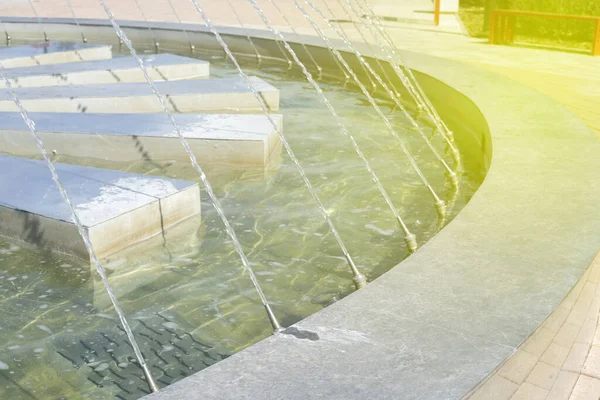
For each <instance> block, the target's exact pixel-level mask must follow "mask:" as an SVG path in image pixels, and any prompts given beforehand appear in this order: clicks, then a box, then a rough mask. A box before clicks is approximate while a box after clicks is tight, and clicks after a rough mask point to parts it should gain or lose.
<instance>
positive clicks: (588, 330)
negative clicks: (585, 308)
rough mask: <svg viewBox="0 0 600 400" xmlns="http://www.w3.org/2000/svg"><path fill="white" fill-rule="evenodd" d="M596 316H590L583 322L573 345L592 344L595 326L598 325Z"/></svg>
mask: <svg viewBox="0 0 600 400" xmlns="http://www.w3.org/2000/svg"><path fill="white" fill-rule="evenodd" d="M597 315H598V313H597V312H596V313H595V318H593V317H592V315H590V316H589V318H588V319H586V320H585V322H584V323H583V326H582V327H581V330H580V331H579V333H578V334H577V338H575V343H587V344H591V343H592V341H593V340H594V334H595V333H596V326H597V325H598V317H597Z"/></svg>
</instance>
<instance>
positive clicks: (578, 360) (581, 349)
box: [562, 343, 590, 373]
mask: <svg viewBox="0 0 600 400" xmlns="http://www.w3.org/2000/svg"><path fill="white" fill-rule="evenodd" d="M589 350H590V345H588V344H585V343H575V344H574V345H573V347H572V348H571V351H570V352H569V355H568V356H567V359H566V360H565V363H564V364H563V367H562V369H563V371H570V372H577V373H580V372H581V369H582V368H583V364H584V363H585V359H586V358H587V355H588V351H589Z"/></svg>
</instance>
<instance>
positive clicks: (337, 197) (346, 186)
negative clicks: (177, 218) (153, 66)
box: [0, 63, 479, 399]
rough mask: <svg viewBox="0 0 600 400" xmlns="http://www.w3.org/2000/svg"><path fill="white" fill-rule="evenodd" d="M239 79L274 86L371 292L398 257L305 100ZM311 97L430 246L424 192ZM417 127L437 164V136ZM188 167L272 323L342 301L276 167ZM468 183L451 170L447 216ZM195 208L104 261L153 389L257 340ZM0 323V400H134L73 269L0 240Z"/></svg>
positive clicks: (115, 339)
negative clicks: (211, 191) (201, 171)
mask: <svg viewBox="0 0 600 400" xmlns="http://www.w3.org/2000/svg"><path fill="white" fill-rule="evenodd" d="M251 72H252V74H254V75H258V76H260V77H262V78H264V79H266V80H268V81H269V82H270V83H272V84H273V85H275V86H276V87H278V88H279V89H280V90H281V109H282V113H283V115H284V119H283V120H284V133H285V135H286V137H287V138H288V140H289V141H290V144H291V145H292V147H293V149H294V151H295V152H296V154H297V155H298V157H299V159H300V161H301V163H302V165H303V166H304V167H305V169H306V172H307V174H308V176H309V178H310V180H311V181H312V182H313V183H314V186H315V188H316V189H317V190H318V193H319V195H320V196H321V198H322V200H323V203H324V204H325V206H326V207H327V209H328V211H329V212H330V214H331V216H332V219H333V221H334V223H335V224H336V226H337V227H338V229H339V231H340V234H341V236H342V238H343V239H344V240H345V243H346V245H347V247H348V248H349V250H350V252H351V254H352V256H353V257H354V259H355V262H356V263H357V265H358V267H359V268H360V269H361V271H362V272H363V273H364V274H365V275H367V277H368V278H369V279H371V280H372V279H374V278H376V277H378V276H379V275H381V274H383V273H384V272H386V271H387V270H389V269H390V268H391V267H393V266H394V265H396V264H397V263H399V262H400V261H401V260H402V259H404V258H405V257H406V256H407V254H408V253H407V250H406V247H405V244H404V240H403V235H402V232H401V231H400V229H399V227H398V226H397V223H396V222H395V221H394V219H393V217H392V213H391V211H390V210H389V209H388V208H387V206H386V204H385V202H384V200H383V198H382V197H381V194H380V193H379V191H378V190H377V189H376V187H375V185H374V184H373V182H372V180H371V177H370V175H369V174H368V172H367V171H366V170H365V167H364V165H363V164H362V162H361V161H360V159H359V158H358V157H357V155H356V154H355V153H354V152H353V150H352V148H351V146H350V143H349V141H348V139H347V138H346V137H344V136H343V135H342V134H341V133H340V132H339V130H338V128H336V125H335V121H334V120H333V118H332V117H331V115H330V114H329V112H328V111H327V110H326V109H325V107H323V106H322V104H321V102H320V101H319V97H318V95H317V94H316V93H315V92H314V91H313V90H312V89H311V87H310V86H309V84H308V83H304V82H302V81H300V80H296V79H295V78H292V77H290V76H287V77H286V76H284V74H283V73H282V72H281V71H280V70H279V69H276V68H271V69H269V68H263V69H261V71H258V70H256V71H251ZM212 74H213V76H216V77H225V76H233V75H234V74H235V71H233V70H232V69H231V68H230V67H229V66H227V65H225V64H219V63H216V64H213V66H212ZM324 89H325V92H326V94H327V95H328V97H329V98H330V99H331V102H332V103H333V105H334V106H335V107H336V109H337V110H338V111H339V113H340V115H341V117H342V119H343V122H344V123H345V124H346V125H347V126H348V127H349V129H350V131H351V133H352V134H353V135H354V136H355V138H356V140H357V142H358V144H359V145H360V146H361V148H362V149H363V151H364V153H365V155H366V156H367V158H368V159H369V160H370V162H371V163H372V165H373V168H374V169H375V171H376V172H377V173H378V175H379V176H380V178H381V181H382V183H383V184H384V185H385V187H386V189H387V190H388V192H389V194H390V196H391V197H392V199H393V201H394V203H395V205H396V207H397V208H398V211H399V212H400V214H401V215H402V216H403V217H404V219H405V221H406V223H407V224H408V225H409V227H410V228H411V230H412V231H413V232H414V233H415V234H416V235H417V237H418V239H419V242H420V243H421V244H422V243H423V242H425V241H426V240H427V239H429V238H431V237H432V236H433V235H434V234H435V232H437V230H438V229H439V226H438V225H439V221H438V219H437V215H436V212H435V209H434V207H433V204H432V201H431V196H430V195H429V193H428V192H427V190H426V188H425V187H424V186H423V185H422V184H421V182H420V180H419V179H418V176H417V175H416V173H415V172H414V171H413V170H412V169H411V168H410V166H409V164H408V161H407V160H406V157H405V156H404V155H403V154H402V152H401V151H400V149H399V146H398V143H397V142H396V141H395V140H394V139H393V138H392V137H391V136H390V134H389V133H388V131H387V130H386V129H384V126H383V123H382V122H381V121H380V120H379V119H378V118H377V116H376V115H375V112H374V111H373V110H372V109H371V108H370V107H369V106H368V104H367V103H365V102H364V101H363V100H362V98H361V97H360V96H359V95H358V94H357V93H354V92H350V91H347V90H345V89H343V88H341V87H339V86H335V85H324ZM382 108H383V109H384V110H385V111H386V113H387V114H388V116H389V118H390V120H391V121H392V122H393V123H394V125H395V128H396V129H397V132H398V133H399V134H401V135H402V136H403V137H405V140H406V142H407V146H408V147H409V149H410V151H411V152H412V153H413V154H414V155H415V158H416V160H417V162H418V164H419V165H420V166H421V168H422V169H423V171H424V173H425V174H426V176H427V177H428V179H429V180H430V182H431V184H432V185H433V186H434V188H435V189H436V190H437V192H438V194H439V195H440V197H442V198H444V199H446V200H447V201H449V200H450V199H451V198H452V189H451V187H450V183H449V181H448V180H447V179H446V178H445V177H444V170H443V168H442V166H441V164H440V163H439V162H437V161H436V160H435V158H434V157H433V155H432V153H431V152H430V151H429V150H428V149H427V148H426V146H425V145H424V143H423V142H422V140H421V139H420V138H419V137H418V135H416V134H415V133H414V132H411V131H410V129H409V126H408V124H407V123H406V121H405V120H404V119H403V118H402V116H401V115H399V113H398V112H394V113H392V112H391V110H390V109H389V108H387V107H386V105H385V104H382ZM425 130H426V133H427V134H428V136H433V144H434V145H435V146H436V147H437V148H438V149H440V152H442V153H444V146H443V144H444V143H443V141H442V140H441V138H439V137H437V136H435V135H433V132H432V131H431V130H430V128H427V127H425ZM181 159H182V160H185V157H184V156H183V149H182V157H181ZM447 160H448V162H450V161H451V157H450V156H449V155H447ZM56 161H60V162H70V163H78V164H84V165H92V166H98V167H104V168H113V169H121V170H127V171H130V172H137V173H143V174H150V175H152V174H154V175H164V176H169V177H176V178H180V179H188V180H195V181H198V178H197V175H196V173H195V171H194V170H193V168H192V167H191V166H190V165H188V163H187V162H185V161H173V160H171V161H169V160H167V161H165V160H161V161H157V160H148V159H145V158H143V157H141V158H140V161H139V162H136V163H132V164H127V165H118V164H115V163H111V164H107V163H105V162H102V161H98V160H77V159H67V158H64V157H60V156H59V157H58V158H57V159H56ZM199 161H200V162H201V160H199ZM203 167H205V168H206V171H207V172H208V175H209V178H210V179H211V181H212V182H213V183H214V186H215V189H216V191H217V194H218V195H219V197H220V198H221V199H222V203H223V206H224V208H225V212H226V213H227V215H228V216H229V218H230V221H231V222H232V225H233V227H234V228H235V229H236V232H237V234H238V236H239V239H240V241H241V243H242V245H243V246H244V249H245V250H246V252H247V255H248V258H249V259H250V261H251V262H252V266H253V268H254V269H255V271H256V274H257V276H258V279H259V280H260V282H261V284H262V286H263V289H264V291H265V294H266V296H267V298H268V299H269V300H270V302H271V304H272V306H273V308H274V311H275V312H276V314H277V316H278V317H279V319H280V321H281V322H282V324H284V325H286V326H287V325H289V324H292V323H294V322H296V321H298V320H300V319H301V318H304V317H306V316H308V315H310V314H312V313H315V312H317V311H319V310H320V309H322V308H323V307H326V306H327V305H328V304H331V302H334V301H336V300H339V299H340V298H342V297H344V296H345V295H347V294H348V293H350V292H351V291H352V290H353V282H352V275H351V273H350V271H349V269H348V267H347V265H346V263H345V260H344V258H343V257H342V254H341V251H340V249H339V248H338V247H337V245H336V243H335V240H334V239H333V238H332V237H331V235H330V234H329V231H328V229H327V225H326V224H325V222H324V220H323V218H322V216H321V215H320V213H319V211H318V209H317V207H316V205H315V204H314V202H313V200H312V199H311V197H310V196H309V194H308V193H307V191H306V189H305V187H304V185H303V183H302V181H301V179H300V177H299V175H298V173H297V171H296V169H295V168H294V166H293V165H292V164H291V162H289V160H288V159H287V157H286V155H281V156H280V157H279V159H276V160H273V161H272V165H271V166H270V168H268V169H267V170H266V171H265V170H263V169H262V168H260V169H259V168H240V167H235V168H233V167H228V166H219V165H217V166H215V165H212V166H211V165H206V166H203ZM478 184H479V183H478V182H476V181H475V179H474V178H472V177H471V176H470V175H469V174H468V173H466V174H463V176H462V177H461V186H460V191H459V193H458V196H457V197H456V199H455V203H454V207H453V208H452V210H451V216H454V215H455V214H456V212H457V211H458V210H460V209H461V208H462V207H463V206H464V204H465V203H466V202H467V201H468V200H469V198H470V196H471V195H472V194H473V192H474V190H475V189H476V188H477V186H478ZM202 199H203V203H202V222H201V223H200V222H199V221H188V223H186V224H184V225H182V226H180V227H178V228H177V229H174V230H173V232H169V233H168V234H167V235H166V236H165V237H157V238H154V239H152V240H151V241H150V242H148V243H143V244H141V245H138V246H137V247H135V248H133V249H130V250H127V251H124V252H122V253H120V254H117V255H115V256H112V257H110V258H109V259H107V260H104V265H105V267H106V268H107V270H108V271H109V274H110V282H111V285H112V286H113V287H114V289H115V292H116V294H117V296H118V298H119V300H120V302H121V304H122V306H123V308H124V310H125V312H126V314H127V316H128V318H129V320H130V323H131V324H132V327H133V329H134V333H135V334H136V337H137V338H138V340H139V344H140V347H141V349H142V351H143V353H144V356H145V357H146V359H147V361H148V365H149V366H150V369H151V370H152V373H153V374H154V375H155V377H156V378H157V380H158V382H159V384H160V385H161V386H165V385H168V384H170V383H173V382H175V381H177V380H179V379H182V378H183V377H185V376H188V375H190V374H192V373H194V372H197V371H199V370H201V369H203V368H206V367H207V366H209V365H212V364H214V363H215V362H217V361H219V360H221V359H223V358H225V357H227V356H228V355H230V354H232V353H235V352H237V351H240V350H241V349H243V348H245V347H247V346H249V345H251V344H253V343H255V342H256V341H258V340H260V339H263V338H265V337H267V336H268V335H270V333H271V325H270V323H269V321H268V319H267V317H266V315H265V312H264V309H263V307H262V306H261V303H260V301H259V299H258V297H257V294H256V292H255V291H254V289H253V287H252V284H251V282H250V280H249V278H248V276H247V274H246V273H245V271H243V269H242V267H241V263H240V260H239V258H238V256H237V254H236V253H235V251H234V249H233V246H232V244H231V242H230V240H229V238H228V236H227V234H226V232H225V230H224V227H223V225H222V223H221V222H220V220H219V218H218V216H217V215H216V213H215V212H214V210H213V209H212V207H211V205H210V203H209V202H208V201H207V196H206V195H205V194H203V198H202ZM0 311H1V312H2V315H3V323H2V325H1V326H0V343H1V347H0V398H6V399H46V398H52V399H59V398H69V399H71V398H96V399H99V398H114V397H116V398H121V399H135V398H139V397H140V396H142V395H144V394H146V393H147V386H146V384H145V382H144V378H143V374H142V372H141V370H140V369H139V368H138V367H137V365H136V361H135V359H134V357H133V352H132V349H131V346H130V345H129V343H128V342H127V340H126V339H125V333H124V332H123V331H121V329H120V328H119V325H118V321H117V317H116V315H115V313H114V312H113V310H112V308H111V306H110V301H109V299H108V297H107V295H106V294H105V293H104V291H103V288H102V284H101V282H100V281H99V278H98V277H97V276H96V275H95V274H94V273H93V271H92V269H91V267H90V266H89V265H88V264H87V263H86V262H83V261H82V260H79V259H75V258H71V257H68V256H65V255H60V254H56V253H51V252H47V251H44V250H40V249H36V248H33V247H31V246H28V245H25V244H22V243H17V242H15V241H10V240H5V239H0Z"/></svg>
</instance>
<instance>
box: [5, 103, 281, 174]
mask: <svg viewBox="0 0 600 400" xmlns="http://www.w3.org/2000/svg"><path fill="white" fill-rule="evenodd" d="M29 117H30V118H31V119H32V120H33V121H34V122H35V125H36V129H37V131H38V134H39V135H40V137H41V138H42V140H43V141H44V144H45V146H46V148H47V149H49V150H52V152H53V154H55V155H61V156H63V155H66V156H71V157H76V158H77V159H79V160H82V159H90V158H91V159H95V160H104V162H105V163H104V164H106V165H108V166H109V168H111V167H110V165H112V164H110V163H108V164H107V163H106V162H119V163H123V162H136V161H140V160H145V161H151V162H156V161H160V160H169V161H172V160H188V158H189V156H188V155H187V154H186V152H185V151H184V148H183V146H182V144H181V141H180V138H179V136H178V134H177V132H176V131H175V128H174V127H173V124H172V123H171V121H170V119H169V117H168V116H167V115H166V114H165V113H162V114H91V113H84V114H82V113H60V112H58V113H36V112H34V113H29ZM270 117H271V119H272V120H273V121H274V122H275V124H276V125H277V126H278V128H279V129H280V130H281V129H282V126H283V122H282V116H281V115H279V114H271V115H270ZM174 118H175V121H176V122H177V125H178V126H179V128H180V129H181V133H182V134H183V136H184V137H185V138H186V139H187V142H188V145H189V146H190V148H191V149H192V151H193V152H194V154H195V155H196V157H197V159H198V161H199V162H200V163H202V164H227V165H256V166H266V165H267V164H268V163H269V161H270V160H271V159H272V156H273V155H274V154H275V153H276V152H277V151H279V150H280V149H281V147H280V140H279V134H278V132H277V130H276V129H275V128H274V127H273V125H272V124H271V121H269V119H268V118H267V116H265V115H264V114H176V115H174ZM0 153H5V154H11V155H17V156H21V157H35V156H37V155H38V154H39V150H38V149H37V147H36V146H35V144H34V142H33V140H32V139H31V136H30V132H29V130H28V128H27V126H26V125H25V123H24V122H23V119H22V117H21V115H20V114H19V113H17V112H0ZM117 165H123V164H117Z"/></svg>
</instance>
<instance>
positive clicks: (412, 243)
mask: <svg viewBox="0 0 600 400" xmlns="http://www.w3.org/2000/svg"><path fill="white" fill-rule="evenodd" d="M247 1H248V2H249V3H250V4H251V5H252V7H254V9H255V10H256V12H257V13H258V15H260V17H261V18H262V20H263V22H264V23H265V25H266V26H267V28H269V30H270V31H271V33H273V35H275V37H276V38H278V39H279V40H281V41H282V42H283V45H284V46H285V48H286V50H287V51H288V52H289V53H290V54H291V55H292V58H293V59H294V61H295V62H296V64H298V65H299V66H300V68H301V69H302V73H303V74H304V75H305V76H306V79H307V80H308V81H309V82H310V84H311V85H312V86H313V88H314V89H315V90H316V91H317V93H318V94H319V95H320V96H321V98H322V99H323V102H324V103H325V106H326V107H327V109H329V112H330V113H331V115H333V117H334V118H335V120H336V123H337V125H338V127H339V128H340V130H341V131H342V133H343V134H344V135H345V136H347V137H348V138H349V139H350V142H351V143H352V147H353V148H354V150H355V151H356V154H358V156H359V157H360V159H361V160H362V161H363V163H364V164H365V167H366V169H367V171H369V173H370V174H371V176H372V177H373V182H375V185H376V186H377V189H379V191H380V192H381V195H382V196H383V198H384V200H385V202H386V203H387V205H388V206H389V208H390V210H391V211H392V213H393V214H394V217H395V218H396V220H398V223H399V224H400V227H401V228H402V231H403V232H404V235H405V241H406V243H407V246H408V248H409V251H410V252H414V251H416V250H417V242H416V237H415V235H413V234H412V233H411V232H410V230H409V229H408V226H407V225H406V223H405V222H404V220H403V219H402V217H401V216H400V214H399V213H398V210H396V207H395V206H394V203H393V202H392V199H391V198H390V196H389V195H388V193H387V191H386V190H385V188H384V187H383V185H382V184H381V181H380V180H379V177H378V176H377V174H376V173H375V171H374V170H373V168H372V167H371V164H370V163H369V161H368V160H367V158H366V157H365V155H364V154H363V152H362V151H361V149H360V147H359V146H358V144H357V143H356V140H355V139H354V137H353V136H352V135H351V134H350V132H348V130H347V129H346V126H345V125H344V124H343V123H342V121H341V119H340V117H339V115H338V113H337V111H335V108H334V107H333V106H332V105H331V103H330V102H329V99H327V97H326V96H325V93H323V90H322V89H321V86H319V84H318V83H317V82H316V81H315V80H314V79H313V77H312V75H311V73H310V72H309V71H308V70H307V69H306V66H305V65H304V64H303V63H302V61H300V59H299V58H298V56H297V54H296V52H295V51H294V50H293V49H292V48H291V46H290V45H289V43H288V42H287V41H286V40H285V38H284V37H283V35H282V34H281V32H279V31H278V30H277V29H276V28H275V27H274V26H273V25H272V24H271V22H270V21H269V19H268V18H267V17H266V16H265V14H264V13H263V11H262V9H261V8H260V7H259V6H258V4H257V3H256V1H255V0H247Z"/></svg>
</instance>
